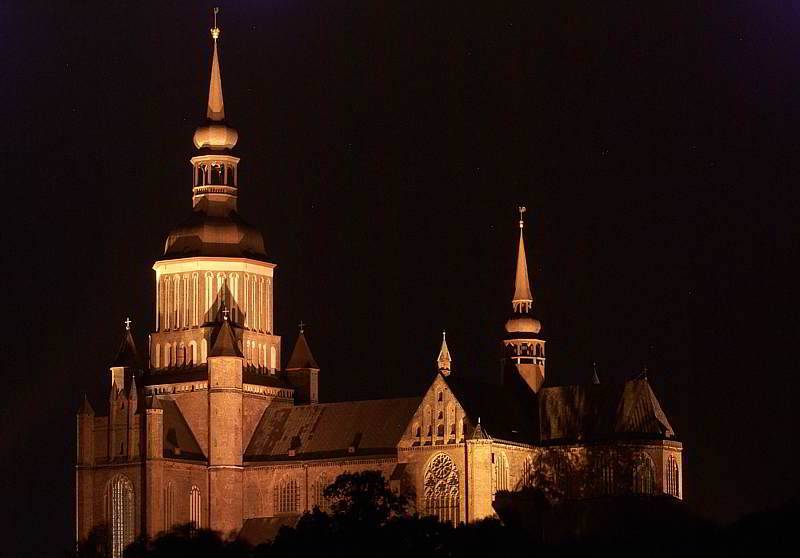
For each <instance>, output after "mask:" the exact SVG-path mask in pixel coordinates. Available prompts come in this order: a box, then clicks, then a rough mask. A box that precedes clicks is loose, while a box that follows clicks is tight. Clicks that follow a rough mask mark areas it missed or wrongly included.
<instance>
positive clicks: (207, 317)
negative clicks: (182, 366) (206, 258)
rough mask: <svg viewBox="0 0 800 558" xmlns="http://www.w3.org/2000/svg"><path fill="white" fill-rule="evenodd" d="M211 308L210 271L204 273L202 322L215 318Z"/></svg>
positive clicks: (212, 283)
mask: <svg viewBox="0 0 800 558" xmlns="http://www.w3.org/2000/svg"><path fill="white" fill-rule="evenodd" d="M213 306H214V274H213V273H211V272H210V271H206V300H205V304H204V305H203V314H204V315H205V318H204V320H205V321H207V322H208V321H211V320H213V319H214V318H215V316H214V315H213V312H212V310H213ZM204 362H205V361H204Z"/></svg>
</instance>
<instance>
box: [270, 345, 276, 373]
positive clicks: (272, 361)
mask: <svg viewBox="0 0 800 558" xmlns="http://www.w3.org/2000/svg"><path fill="white" fill-rule="evenodd" d="M269 367H270V370H272V371H273V372H275V370H277V368H278V351H277V350H275V346H274V345H273V346H272V347H270V348H269Z"/></svg>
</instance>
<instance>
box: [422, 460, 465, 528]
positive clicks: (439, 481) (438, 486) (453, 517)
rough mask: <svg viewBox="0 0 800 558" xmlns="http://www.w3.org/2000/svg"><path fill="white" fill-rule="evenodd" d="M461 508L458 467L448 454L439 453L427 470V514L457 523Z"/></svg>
mask: <svg viewBox="0 0 800 558" xmlns="http://www.w3.org/2000/svg"><path fill="white" fill-rule="evenodd" d="M460 508H461V500H460V498H459V481H458V469H456V464H455V463H453V460H452V459H450V457H449V456H448V455H447V454H444V453H439V454H437V455H435V456H434V457H433V459H432V460H431V462H430V464H429V465H428V469H427V470H426V471H425V515H432V516H435V517H437V518H438V519H439V521H442V522H445V523H450V524H452V525H456V524H458V522H459V513H460Z"/></svg>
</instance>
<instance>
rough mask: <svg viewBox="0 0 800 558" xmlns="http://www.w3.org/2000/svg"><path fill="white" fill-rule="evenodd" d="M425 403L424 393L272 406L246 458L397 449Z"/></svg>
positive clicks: (323, 455) (300, 456) (283, 457)
mask: <svg viewBox="0 0 800 558" xmlns="http://www.w3.org/2000/svg"><path fill="white" fill-rule="evenodd" d="M420 402H421V398H419V397H407V398H399V399H378V400H370V401H347V402H343V403H321V404H316V405H301V406H294V407H282V406H279V407H270V408H268V409H267V410H266V411H265V412H264V415H263V416H262V417H261V421H260V422H259V424H258V426H257V427H256V430H255V432H254V433H253V436H252V438H251V439H250V444H249V446H248V447H247V450H246V451H245V457H244V458H245V460H246V461H278V460H291V459H314V458H322V457H345V456H351V455H376V454H384V453H394V452H395V451H396V447H397V444H398V443H399V442H400V439H401V438H402V436H403V434H404V433H405V430H406V428H407V426H408V423H409V422H410V421H411V418H412V417H413V416H414V412H415V411H416V410H417V408H418V407H419V404H420ZM290 450H291V452H290ZM290 453H292V454H293V455H290Z"/></svg>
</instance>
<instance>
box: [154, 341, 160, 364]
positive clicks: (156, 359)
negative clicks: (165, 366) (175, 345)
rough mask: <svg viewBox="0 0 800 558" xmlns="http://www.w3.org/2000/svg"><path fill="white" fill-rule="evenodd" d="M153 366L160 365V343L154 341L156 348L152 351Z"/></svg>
mask: <svg viewBox="0 0 800 558" xmlns="http://www.w3.org/2000/svg"><path fill="white" fill-rule="evenodd" d="M153 367H154V368H160V367H161V343H156V350H155V351H153Z"/></svg>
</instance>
